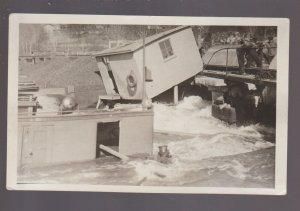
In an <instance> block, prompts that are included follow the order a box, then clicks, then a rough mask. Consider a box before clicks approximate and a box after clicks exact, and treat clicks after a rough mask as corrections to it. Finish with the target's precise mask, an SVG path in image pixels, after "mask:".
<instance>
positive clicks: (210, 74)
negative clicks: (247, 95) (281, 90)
mask: <svg viewBox="0 0 300 211" xmlns="http://www.w3.org/2000/svg"><path fill="white" fill-rule="evenodd" d="M201 75H204V76H208V77H213V78H219V79H228V80H232V81H238V82H245V83H253V84H265V85H276V80H271V79H255V76H254V75H249V74H247V75H238V74H231V73H228V74H227V75H226V73H225V72H220V71H212V70H204V71H202V72H201Z"/></svg>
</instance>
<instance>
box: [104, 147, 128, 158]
mask: <svg viewBox="0 0 300 211" xmlns="http://www.w3.org/2000/svg"><path fill="white" fill-rule="evenodd" d="M99 148H100V149H102V150H104V151H105V152H108V153H109V154H112V155H114V156H116V157H118V158H120V159H121V160H124V161H127V160H129V157H127V156H126V155H122V154H121V153H119V152H117V151H115V150H113V149H111V148H109V147H107V146H104V145H102V144H100V145H99Z"/></svg>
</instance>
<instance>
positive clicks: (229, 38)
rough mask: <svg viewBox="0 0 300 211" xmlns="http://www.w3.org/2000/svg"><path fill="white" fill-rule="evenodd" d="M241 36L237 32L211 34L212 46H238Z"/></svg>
mask: <svg viewBox="0 0 300 211" xmlns="http://www.w3.org/2000/svg"><path fill="white" fill-rule="evenodd" d="M241 38H242V35H241V34H240V33H239V32H217V33H214V34H212V44H213V45H238V44H239V41H240V40H241Z"/></svg>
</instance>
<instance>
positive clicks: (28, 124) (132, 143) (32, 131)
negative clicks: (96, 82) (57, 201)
mask: <svg viewBox="0 0 300 211" xmlns="http://www.w3.org/2000/svg"><path fill="white" fill-rule="evenodd" d="M115 121H119V122H120V136H119V152H120V153H122V154H125V155H133V154H140V153H142V154H152V148H153V147H152V144H153V143H152V133H153V112H152V111H143V112H120V113H117V114H116V113H111V112H107V113H105V114H93V115H85V114H79V115H74V114H72V115H66V116H55V117H22V118H19V125H18V133H19V134H18V135H19V136H18V137H19V139H18V167H26V166H39V165H44V164H54V163H63V162H71V161H81V160H89V159H95V157H96V141H97V140H96V139H97V123H99V122H115Z"/></svg>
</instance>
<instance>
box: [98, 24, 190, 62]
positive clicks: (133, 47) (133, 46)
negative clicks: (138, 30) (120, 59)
mask: <svg viewBox="0 0 300 211" xmlns="http://www.w3.org/2000/svg"><path fill="white" fill-rule="evenodd" d="M187 28H190V26H179V27H176V28H174V29H171V30H168V31H165V32H161V33H158V34H154V35H152V36H149V37H146V39H145V43H146V46H147V45H150V44H152V43H153V42H155V41H157V40H160V39H163V38H164V37H166V36H169V35H171V34H174V33H176V32H179V31H182V30H184V29H187ZM142 47H143V39H139V40H136V41H134V42H131V43H128V44H125V45H122V46H118V47H115V48H109V49H106V50H104V51H101V52H99V53H95V54H94V55H95V56H109V55H113V54H123V53H129V52H134V51H137V50H139V49H141V48H142Z"/></svg>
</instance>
